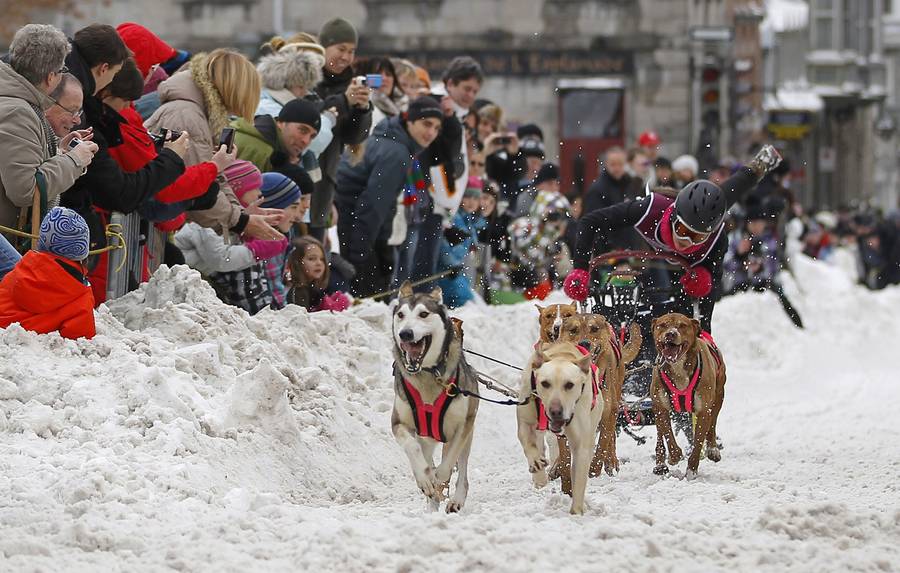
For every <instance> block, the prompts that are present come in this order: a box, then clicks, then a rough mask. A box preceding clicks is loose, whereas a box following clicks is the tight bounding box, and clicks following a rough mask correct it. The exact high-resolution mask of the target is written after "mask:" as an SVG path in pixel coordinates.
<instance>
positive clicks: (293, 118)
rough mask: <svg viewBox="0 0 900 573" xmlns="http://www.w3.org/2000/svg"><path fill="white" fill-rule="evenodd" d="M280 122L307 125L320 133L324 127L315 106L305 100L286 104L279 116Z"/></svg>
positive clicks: (295, 100)
mask: <svg viewBox="0 0 900 573" xmlns="http://www.w3.org/2000/svg"><path fill="white" fill-rule="evenodd" d="M278 121H282V122H284V123H305V124H306V125H308V126H310V127H312V128H313V129H315V130H316V132H318V131H319V128H321V127H322V118H321V116H320V115H319V110H318V109H316V106H315V104H313V103H312V102H309V101H306V100H303V99H299V98H298V99H292V100H291V101H289V102H287V103H286V104H284V107H283V108H281V112H280V113H279V114H278Z"/></svg>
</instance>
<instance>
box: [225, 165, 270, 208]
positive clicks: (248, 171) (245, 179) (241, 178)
mask: <svg viewBox="0 0 900 573" xmlns="http://www.w3.org/2000/svg"><path fill="white" fill-rule="evenodd" d="M223 174H224V175H225V180H226V181H228V186H229V187H231V190H232V191H234V195H235V197H237V199H238V201H241V197H242V196H243V195H244V194H245V193H247V192H249V191H253V190H254V189H261V188H262V184H263V177H262V173H260V171H259V169H257V168H256V165H253V164H252V163H250V162H249V161H245V160H243V159H238V160H237V161H235V162H234V163H232V164H231V165H229V166H228V167H226V168H225V171H224V172H223ZM241 202H242V203H243V201H241Z"/></svg>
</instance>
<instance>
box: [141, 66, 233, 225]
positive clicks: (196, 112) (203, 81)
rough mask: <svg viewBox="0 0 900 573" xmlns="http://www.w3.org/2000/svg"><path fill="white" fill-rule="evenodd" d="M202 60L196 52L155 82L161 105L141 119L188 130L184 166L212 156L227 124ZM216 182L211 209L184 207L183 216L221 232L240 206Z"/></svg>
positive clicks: (152, 126)
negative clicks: (216, 197)
mask: <svg viewBox="0 0 900 573" xmlns="http://www.w3.org/2000/svg"><path fill="white" fill-rule="evenodd" d="M205 64H206V54H197V55H196V56H194V57H193V58H192V59H191V61H190V63H189V64H188V65H187V66H185V67H184V68H182V69H181V71H179V72H176V73H175V74H174V75H173V76H172V77H171V78H169V79H167V80H166V81H164V82H162V83H161V84H159V89H158V92H159V101H160V103H161V105H160V107H159V109H157V110H156V111H155V112H154V113H153V115H151V116H150V118H149V119H147V121H146V122H144V127H146V128H147V130H148V131H150V132H152V133H155V132H158V131H159V130H160V129H161V128H165V129H171V130H176V131H186V132H188V134H190V136H191V148H190V150H188V153H187V155H186V156H185V158H184V164H185V166H187V167H190V166H191V165H197V164H198V163H202V162H204V161H209V160H210V159H211V158H212V156H213V153H214V151H215V149H216V147H217V143H218V140H219V137H220V135H221V133H222V128H223V127H226V126H227V125H228V112H227V111H226V110H225V106H224V104H223V103H222V98H221V97H220V96H219V93H218V91H216V88H215V87H214V86H213V85H212V83H210V81H209V78H208V77H207V75H206V65H205ZM219 185H220V187H221V189H222V191H221V192H220V193H219V197H218V199H217V200H216V204H215V206H213V208H212V209H207V210H206V211H188V212H187V216H188V219H190V220H192V221H194V222H196V223H197V224H199V225H200V226H203V227H211V228H214V229H217V230H219V231H220V232H224V231H227V230H228V229H230V228H231V227H234V226H235V225H236V224H237V222H238V219H239V218H240V215H241V206H240V203H238V200H237V198H236V197H235V196H234V193H233V192H232V191H231V189H230V188H229V187H228V185H227V184H225V183H224V181H223V180H222V179H221V178H220V180H219Z"/></svg>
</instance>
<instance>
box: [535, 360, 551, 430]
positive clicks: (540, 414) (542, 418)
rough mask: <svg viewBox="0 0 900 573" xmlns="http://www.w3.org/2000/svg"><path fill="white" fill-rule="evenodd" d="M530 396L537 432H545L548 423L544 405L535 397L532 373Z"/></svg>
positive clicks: (548, 425)
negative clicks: (532, 402)
mask: <svg viewBox="0 0 900 573" xmlns="http://www.w3.org/2000/svg"><path fill="white" fill-rule="evenodd" d="M531 394H532V395H533V396H534V410H535V412H536V413H537V430H538V431H539V432H546V431H547V428H548V427H550V421H549V420H548V419H547V412H545V411H544V404H543V402H541V399H540V398H538V397H537V382H536V381H535V379H534V372H532V373H531Z"/></svg>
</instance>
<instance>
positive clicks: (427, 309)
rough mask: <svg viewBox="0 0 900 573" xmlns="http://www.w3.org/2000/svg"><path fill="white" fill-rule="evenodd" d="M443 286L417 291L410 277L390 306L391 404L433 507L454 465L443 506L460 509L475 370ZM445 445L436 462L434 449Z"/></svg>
mask: <svg viewBox="0 0 900 573" xmlns="http://www.w3.org/2000/svg"><path fill="white" fill-rule="evenodd" d="M441 299H442V295H441V289H439V288H438V289H435V290H434V291H432V292H431V293H430V294H414V293H413V290H412V287H411V286H410V285H409V283H408V282H406V283H404V284H403V286H402V287H401V288H400V297H399V299H398V301H397V305H396V307H395V308H394V313H393V320H392V330H393V338H394V410H393V412H392V413H391V428H392V430H393V433H394V438H395V439H396V440H397V443H399V444H400V446H401V447H402V448H403V451H404V452H405V453H406V456H407V457H408V458H409V463H410V466H411V467H412V471H413V476H414V477H415V479H416V484H417V485H418V486H419V489H421V490H422V493H424V494H425V497H426V498H428V501H429V505H430V507H431V508H432V509H437V507H438V505H439V504H440V502H441V501H443V500H444V499H445V490H449V485H448V483H449V481H450V476H451V474H452V473H453V470H454V468H455V469H456V470H457V479H456V488H455V490H454V492H453V495H452V496H451V497H450V498H449V499H448V500H447V507H446V510H447V512H448V513H451V512H456V511H459V510H460V509H462V507H463V505H464V504H465V501H466V496H467V495H468V491H469V479H468V460H469V452H470V451H471V448H472V434H473V432H474V427H475V415H476V413H477V412H478V400H476V399H475V398H469V397H467V396H465V395H462V394H461V393H460V391H469V392H477V390H478V380H477V378H476V374H475V371H474V370H473V369H472V368H471V367H470V366H469V365H468V364H467V363H466V359H465V356H463V353H462V339H463V332H462V321H458V320H454V319H451V318H449V317H448V316H447V311H446V309H445V308H444V305H443V304H442V303H441ZM438 444H443V449H442V452H441V462H440V464H439V465H438V466H437V467H435V465H434V457H433V456H434V450H435V449H436V448H437V446H438Z"/></svg>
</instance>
